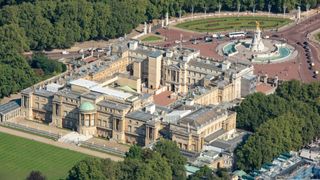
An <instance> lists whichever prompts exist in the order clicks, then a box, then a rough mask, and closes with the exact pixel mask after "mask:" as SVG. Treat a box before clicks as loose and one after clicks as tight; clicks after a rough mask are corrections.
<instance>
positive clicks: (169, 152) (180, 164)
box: [154, 139, 187, 179]
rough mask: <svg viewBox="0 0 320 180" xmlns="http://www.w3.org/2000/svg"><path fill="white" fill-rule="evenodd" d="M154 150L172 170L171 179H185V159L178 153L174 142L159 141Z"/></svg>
mask: <svg viewBox="0 0 320 180" xmlns="http://www.w3.org/2000/svg"><path fill="white" fill-rule="evenodd" d="M154 150H155V151H156V152H158V153H160V155H161V156H162V157H164V158H165V159H166V160H167V162H168V163H169V165H170V167H171V170H172V177H173V179H185V178H186V174H185V167H184V165H185V164H186V163H187V160H186V158H185V157H183V156H182V155H181V153H180V150H179V148H178V146H177V145H176V143H175V142H173V141H168V140H165V139H161V140H160V141H159V142H158V143H157V144H156V145H155V148H154Z"/></svg>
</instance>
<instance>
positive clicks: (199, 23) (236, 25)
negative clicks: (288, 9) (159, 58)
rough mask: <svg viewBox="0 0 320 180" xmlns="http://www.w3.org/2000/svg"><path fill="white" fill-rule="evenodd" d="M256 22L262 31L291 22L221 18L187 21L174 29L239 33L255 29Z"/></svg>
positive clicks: (268, 18) (268, 19)
mask: <svg viewBox="0 0 320 180" xmlns="http://www.w3.org/2000/svg"><path fill="white" fill-rule="evenodd" d="M256 21H259V22H260V25H261V28H262V29H272V28H279V27H281V26H284V25H286V24H288V23H290V22H292V20H290V19H284V18H277V17H262V16H260V17H253V16H252V17H250V16H244V17H221V18H207V19H199V20H193V21H187V22H183V23H180V24H177V25H176V27H178V28H181V29H187V30H191V31H197V32H223V31H239V30H248V29H255V28H256Z"/></svg>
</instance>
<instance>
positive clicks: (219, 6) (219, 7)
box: [218, 1, 222, 15]
mask: <svg viewBox="0 0 320 180" xmlns="http://www.w3.org/2000/svg"><path fill="white" fill-rule="evenodd" d="M221 7H222V4H221V2H220V1H219V3H218V9H219V15H220V12H221Z"/></svg>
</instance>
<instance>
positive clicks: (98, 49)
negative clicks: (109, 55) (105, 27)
mask: <svg viewBox="0 0 320 180" xmlns="http://www.w3.org/2000/svg"><path fill="white" fill-rule="evenodd" d="M96 51H97V52H103V51H104V49H102V48H97V49H96Z"/></svg>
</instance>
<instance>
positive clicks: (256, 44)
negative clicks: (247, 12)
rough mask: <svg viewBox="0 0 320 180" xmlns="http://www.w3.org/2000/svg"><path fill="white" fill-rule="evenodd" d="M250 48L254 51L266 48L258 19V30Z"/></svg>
mask: <svg viewBox="0 0 320 180" xmlns="http://www.w3.org/2000/svg"><path fill="white" fill-rule="evenodd" d="M250 49H251V51H253V52H262V51H263V50H264V44H263V42H262V38H261V29H260V23H259V22H258V21H256V31H255V32H254V36H253V39H252V43H251V48H250Z"/></svg>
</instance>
